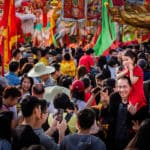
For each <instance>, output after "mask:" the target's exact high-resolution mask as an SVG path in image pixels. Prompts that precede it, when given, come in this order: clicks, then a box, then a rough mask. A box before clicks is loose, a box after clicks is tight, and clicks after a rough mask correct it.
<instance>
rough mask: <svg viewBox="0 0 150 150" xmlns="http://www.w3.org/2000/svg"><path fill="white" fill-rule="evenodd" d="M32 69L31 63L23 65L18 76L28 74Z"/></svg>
mask: <svg viewBox="0 0 150 150" xmlns="http://www.w3.org/2000/svg"><path fill="white" fill-rule="evenodd" d="M32 68H33V64H31V63H25V64H24V65H23V67H22V68H21V72H20V74H21V75H23V74H25V73H28V72H29V71H30V70H31V69H32Z"/></svg>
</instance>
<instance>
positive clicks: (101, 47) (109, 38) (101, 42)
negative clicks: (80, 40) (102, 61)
mask: <svg viewBox="0 0 150 150" xmlns="http://www.w3.org/2000/svg"><path fill="white" fill-rule="evenodd" d="M107 4H109V6H110V7H112V6H113V3H112V0H102V31H101V34H100V35H99V38H98V40H97V42H96V44H95V46H94V51H95V54H96V56H99V55H101V54H103V52H104V51H105V50H106V49H108V48H109V47H110V46H111V45H112V43H113V42H114V40H115V39H116V29H115V23H113V22H112V21H111V19H112V18H111V16H110V15H109V14H108V7H107Z"/></svg>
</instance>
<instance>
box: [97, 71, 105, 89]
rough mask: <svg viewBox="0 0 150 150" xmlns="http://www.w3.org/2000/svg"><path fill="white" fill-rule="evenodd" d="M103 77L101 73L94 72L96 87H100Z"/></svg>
mask: <svg viewBox="0 0 150 150" xmlns="http://www.w3.org/2000/svg"><path fill="white" fill-rule="evenodd" d="M104 79H105V77H104V75H103V74H102V73H98V74H96V76H95V81H96V85H97V86H98V87H102V86H103V80H104Z"/></svg>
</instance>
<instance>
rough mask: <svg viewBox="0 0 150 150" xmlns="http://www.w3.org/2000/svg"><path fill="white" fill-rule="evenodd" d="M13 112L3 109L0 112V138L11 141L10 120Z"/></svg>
mask: <svg viewBox="0 0 150 150" xmlns="http://www.w3.org/2000/svg"><path fill="white" fill-rule="evenodd" d="M12 119H13V112H11V111H4V112H1V113H0V139H5V140H7V141H9V142H10V141H11V121H12Z"/></svg>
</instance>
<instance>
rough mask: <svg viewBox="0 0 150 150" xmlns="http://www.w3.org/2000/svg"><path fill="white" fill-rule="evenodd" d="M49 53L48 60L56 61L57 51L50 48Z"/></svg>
mask: <svg viewBox="0 0 150 150" xmlns="http://www.w3.org/2000/svg"><path fill="white" fill-rule="evenodd" d="M49 54H50V61H51V62H53V61H56V60H57V54H58V53H57V51H56V50H50V51H49Z"/></svg>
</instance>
